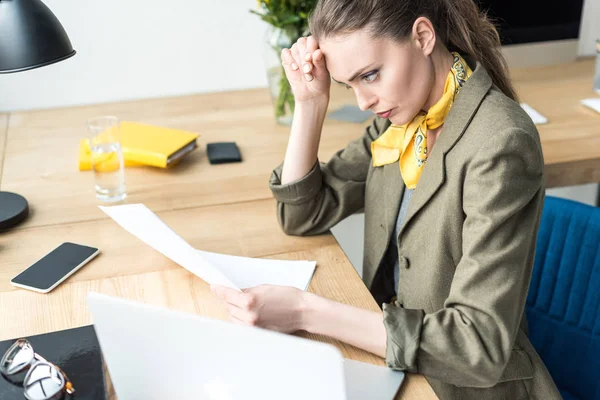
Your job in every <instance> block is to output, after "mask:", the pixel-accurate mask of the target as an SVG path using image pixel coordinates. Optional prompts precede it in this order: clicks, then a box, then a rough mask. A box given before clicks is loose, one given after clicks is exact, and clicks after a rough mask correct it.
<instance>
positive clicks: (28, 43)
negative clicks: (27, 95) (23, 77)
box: [0, 0, 75, 73]
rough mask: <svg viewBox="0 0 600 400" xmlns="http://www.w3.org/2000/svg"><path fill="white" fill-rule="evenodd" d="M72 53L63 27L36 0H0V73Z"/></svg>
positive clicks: (35, 65)
mask: <svg viewBox="0 0 600 400" xmlns="http://www.w3.org/2000/svg"><path fill="white" fill-rule="evenodd" d="M74 54H75V50H73V46H72V45H71V41H70V40H69V37H68V36H67V33H66V32H65V30H64V28H63V27H62V25H61V24H60V22H59V21H58V19H57V18H56V17H55V16H54V14H53V13H52V11H50V9H49V8H48V7H46V5H45V4H44V3H42V2H41V1H40V0H0V73H10V72H19V71H25V70H28V69H33V68H38V67H43V66H45V65H48V64H52V63H55V62H58V61H61V60H64V59H66V58H69V57H71V56H73V55H74Z"/></svg>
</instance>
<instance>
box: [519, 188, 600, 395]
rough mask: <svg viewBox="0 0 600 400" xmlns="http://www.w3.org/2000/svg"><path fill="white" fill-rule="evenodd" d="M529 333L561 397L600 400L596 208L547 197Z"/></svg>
mask: <svg viewBox="0 0 600 400" xmlns="http://www.w3.org/2000/svg"><path fill="white" fill-rule="evenodd" d="M526 312H527V319H528V321H529V337H530V340H531V343H532V344H533V346H534V347H535V349H536V350H537V352H538V353H539V355H540V357H541V358H542V360H544V363H545V364H546V367H547V368H548V370H549V371H550V374H551V375H552V377H553V378H554V381H555V382H556V385H557V386H558V389H559V390H560V392H561V394H562V396H563V398H564V399H565V400H571V399H582V400H600V208H597V207H591V206H588V205H585V204H582V203H578V202H575V201H571V200H565V199H559V198H555V197H546V200H545V203H544V210H543V213H542V221H541V224H540V230H539V233H538V238H537V248H536V256H535V264H534V268H533V274H532V278H531V284H530V287H529V294H528V296H527V304H526Z"/></svg>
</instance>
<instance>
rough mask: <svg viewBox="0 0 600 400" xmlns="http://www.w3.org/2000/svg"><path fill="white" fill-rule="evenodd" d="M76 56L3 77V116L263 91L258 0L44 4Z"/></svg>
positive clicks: (63, 0) (60, 0)
mask: <svg viewBox="0 0 600 400" xmlns="http://www.w3.org/2000/svg"><path fill="white" fill-rule="evenodd" d="M43 1H44V3H45V4H46V5H47V6H48V7H50V9H51V10H52V11H53V12H54V14H55V15H56V16H57V18H58V19H59V20H60V21H61V23H62V24H63V26H64V28H65V30H66V31H67V34H68V35H69V38H70V39H71V42H72V44H73V47H74V48H75V50H76V51H77V54H76V55H75V56H74V57H72V58H70V59H68V60H66V61H63V62H60V63H57V64H54V65H51V66H48V67H44V68H38V69H35V70H31V71H27V72H21V73H16V74H4V75H3V74H0V111H7V110H19V109H36V108H48V107H59V106H69V105H77V104H90V103H101V102H110V101H118V100H127V99H138V98H148V97H162V96H172V95H180V94H187V93H202V92H215V91H222V90H231V89H241V88H252V87H262V86H266V84H267V83H266V82H267V80H266V76H265V68H264V62H263V41H264V35H265V30H266V27H267V25H266V23H265V22H263V21H262V20H261V19H260V18H259V17H258V16H256V15H253V14H251V13H250V12H249V9H251V8H254V7H256V0H225V1H219V0H168V1H164V0H162V1H159V0H124V1H116V0H112V1H111V0H105V1H99V0H43Z"/></svg>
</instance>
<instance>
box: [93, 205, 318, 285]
mask: <svg viewBox="0 0 600 400" xmlns="http://www.w3.org/2000/svg"><path fill="white" fill-rule="evenodd" d="M100 209H101V210H102V211H104V212H105V213H106V214H107V215H108V216H109V217H111V218H112V219H114V220H115V221H116V222H117V223H118V224H119V225H121V226H122V227H123V228H124V229H125V230H126V231H128V232H129V233H131V234H133V235H134V236H136V237H137V238H139V239H140V240H142V241H143V242H144V243H146V244H147V245H149V246H150V247H152V248H154V249H156V250H157V251H159V252H160V253H161V254H163V255H164V256H166V257H168V258H170V259H171V260H173V261H175V262H176V263H177V264H179V265H181V266H182V267H184V268H185V269H187V270H188V271H190V272H192V273H193V274H195V275H197V276H199V277H200V278H202V279H204V280H205V281H206V282H208V283H210V284H218V285H224V286H228V287H231V288H234V289H237V290H240V289H244V288H248V287H253V286H258V285H263V284H269V285H280V286H293V287H296V288H298V289H300V290H306V289H307V288H308V285H309V283H310V281H311V279H312V276H313V274H314V271H315V267H316V262H314V261H287V260H267V259H258V258H248V257H237V256H231V255H225V254H218V253H209V252H206V251H201V250H196V249H194V248H193V247H192V246H190V245H189V244H188V243H187V242H186V241H185V240H183V239H182V238H181V237H180V236H179V235H177V234H176V233H175V232H174V231H173V230H172V229H171V228H169V227H168V226H167V225H166V224H165V223H164V222H163V221H161V219H160V218H158V216H157V215H156V214H154V213H153V212H152V211H150V210H149V209H148V208H147V207H146V206H144V205H143V204H127V205H121V206H113V207H102V206H100Z"/></svg>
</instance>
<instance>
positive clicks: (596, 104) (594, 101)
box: [581, 97, 600, 113]
mask: <svg viewBox="0 0 600 400" xmlns="http://www.w3.org/2000/svg"><path fill="white" fill-rule="evenodd" d="M581 104H583V105H584V106H586V107H589V108H591V109H592V110H594V111H596V112H597V113H600V97H596V98H591V99H583V100H581Z"/></svg>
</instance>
